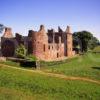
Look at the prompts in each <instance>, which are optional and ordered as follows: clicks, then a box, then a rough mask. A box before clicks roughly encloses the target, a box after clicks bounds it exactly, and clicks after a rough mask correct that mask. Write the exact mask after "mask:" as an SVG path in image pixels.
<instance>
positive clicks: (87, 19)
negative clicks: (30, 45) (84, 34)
mask: <svg viewBox="0 0 100 100" xmlns="http://www.w3.org/2000/svg"><path fill="white" fill-rule="evenodd" d="M0 23H2V24H4V25H5V26H8V27H11V28H12V29H13V33H16V32H19V33H21V34H23V35H27V34H28V30H29V29H33V30H37V31H38V30H39V26H40V25H41V24H44V25H45V26H46V29H48V28H54V29H55V30H57V27H58V26H61V28H62V29H63V30H65V29H66V27H67V25H70V26H71V28H72V32H76V31H82V30H87V31H90V32H92V33H93V34H94V36H96V37H97V38H99V40H100V0H0Z"/></svg>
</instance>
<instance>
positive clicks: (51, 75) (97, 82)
mask: <svg viewBox="0 0 100 100" xmlns="http://www.w3.org/2000/svg"><path fill="white" fill-rule="evenodd" d="M0 66H4V67H9V68H14V69H19V70H23V71H28V72H33V73H38V74H42V75H46V76H50V77H56V78H60V79H64V80H80V81H87V82H91V83H96V84H99V85H100V81H97V80H93V79H89V78H85V77H74V76H66V75H62V74H55V73H47V72H43V71H41V70H28V69H24V68H18V67H13V66H9V65H5V64H0Z"/></svg>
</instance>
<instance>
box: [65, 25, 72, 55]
mask: <svg viewBox="0 0 100 100" xmlns="http://www.w3.org/2000/svg"><path fill="white" fill-rule="evenodd" d="M66 36H67V41H66V42H67V43H66V44H67V46H66V47H67V51H66V52H67V56H68V57H71V56H72V49H73V42H72V33H71V29H70V26H67V29H66Z"/></svg>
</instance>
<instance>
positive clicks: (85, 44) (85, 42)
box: [73, 31, 98, 52]
mask: <svg viewBox="0 0 100 100" xmlns="http://www.w3.org/2000/svg"><path fill="white" fill-rule="evenodd" d="M73 40H74V42H73V43H74V46H75V45H79V46H80V48H81V51H82V52H87V50H88V49H93V48H94V47H95V46H96V45H97V42H98V40H97V38H96V37H94V36H93V35H92V33H90V32H88V31H81V32H75V33H74V34H73Z"/></svg>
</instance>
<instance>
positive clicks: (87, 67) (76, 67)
mask: <svg viewBox="0 0 100 100" xmlns="http://www.w3.org/2000/svg"><path fill="white" fill-rule="evenodd" d="M42 70H43V71H47V72H51V73H60V74H65V75H67V76H81V77H88V78H92V79H97V80H100V77H99V76H100V53H99V54H95V53H87V54H85V55H82V56H78V57H76V58H72V59H69V60H66V61H65V62H64V63H59V64H57V65H56V64H55V65H52V64H51V65H50V64H49V63H48V64H47V66H45V67H42Z"/></svg>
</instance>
